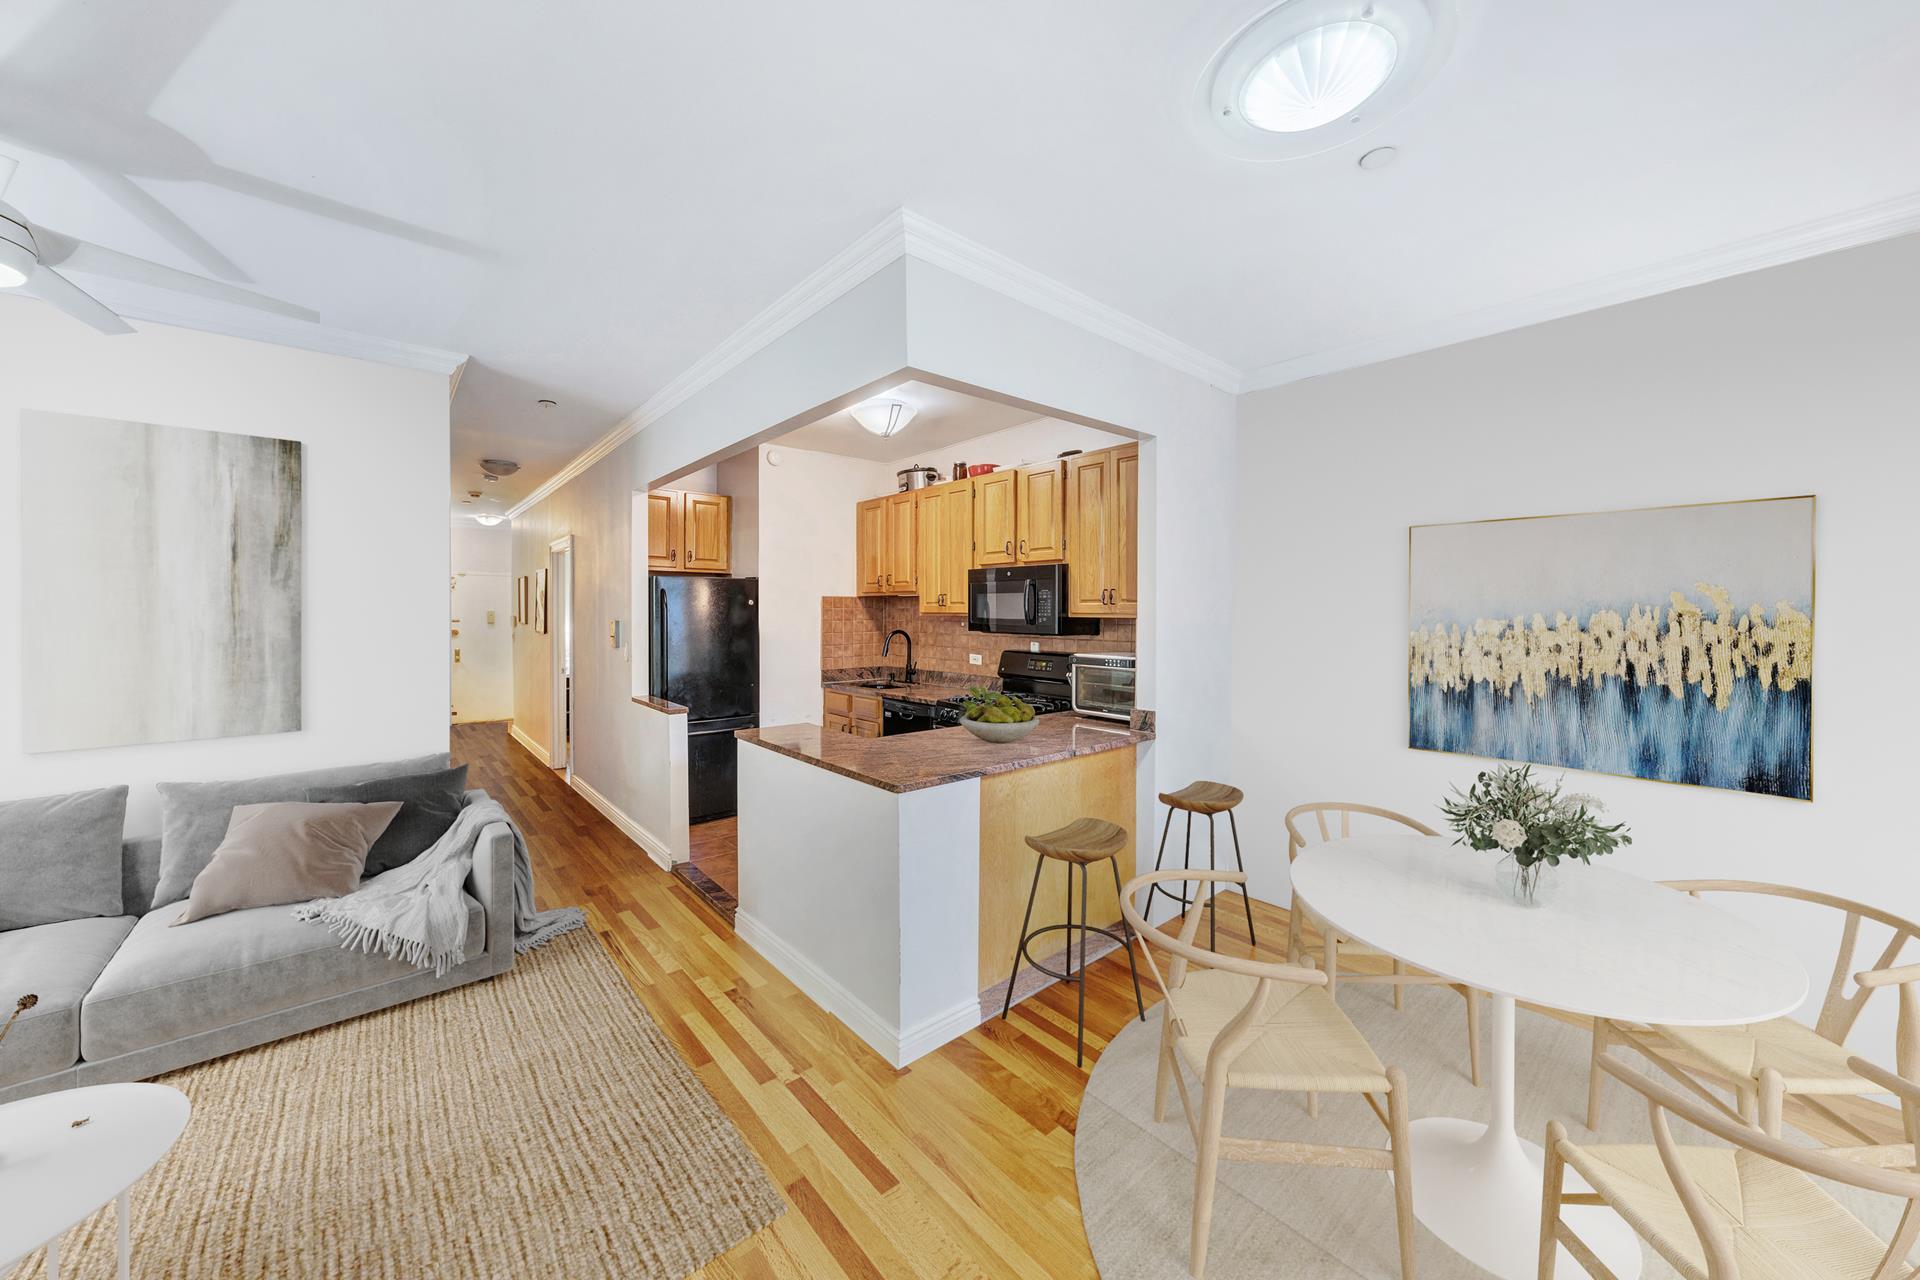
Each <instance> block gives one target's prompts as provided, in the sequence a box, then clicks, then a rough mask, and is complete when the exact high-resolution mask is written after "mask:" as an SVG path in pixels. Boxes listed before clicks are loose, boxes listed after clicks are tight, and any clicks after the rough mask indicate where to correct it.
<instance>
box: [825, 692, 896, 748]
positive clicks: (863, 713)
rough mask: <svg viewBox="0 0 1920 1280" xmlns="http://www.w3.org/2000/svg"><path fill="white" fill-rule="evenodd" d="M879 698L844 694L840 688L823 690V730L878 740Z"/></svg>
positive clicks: (879, 721) (879, 723)
mask: <svg viewBox="0 0 1920 1280" xmlns="http://www.w3.org/2000/svg"><path fill="white" fill-rule="evenodd" d="M881 712H882V708H881V705H880V695H879V694H877V693H875V694H853V693H845V692H842V691H840V690H837V689H823V690H821V691H820V731H821V732H822V733H845V734H851V735H852V736H854V737H856V738H877V737H879V736H880V725H881Z"/></svg>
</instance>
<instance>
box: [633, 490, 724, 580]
mask: <svg viewBox="0 0 1920 1280" xmlns="http://www.w3.org/2000/svg"><path fill="white" fill-rule="evenodd" d="M647 568H648V569H653V570H665V571H667V572H669V573H730V572H732V570H733V499H732V498H730V497H728V496H727V495H726V494H724V493H690V492H687V491H685V490H681V489H655V490H652V491H650V492H649V493H648V494H647Z"/></svg>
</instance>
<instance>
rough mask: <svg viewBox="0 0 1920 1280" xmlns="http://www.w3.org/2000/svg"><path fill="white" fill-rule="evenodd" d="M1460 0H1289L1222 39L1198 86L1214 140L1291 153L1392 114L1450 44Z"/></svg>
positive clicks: (1198, 106) (1202, 117)
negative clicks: (1226, 39)
mask: <svg viewBox="0 0 1920 1280" xmlns="http://www.w3.org/2000/svg"><path fill="white" fill-rule="evenodd" d="M1453 29H1454V14H1453V0H1370V2H1369V0H1285V3H1282V4H1279V5H1273V4H1270V3H1269V4H1266V5H1264V6H1263V7H1262V8H1260V9H1259V10H1258V11H1257V12H1255V13H1254V15H1253V16H1252V17H1251V19H1250V20H1249V21H1248V22H1247V23H1246V24H1245V25H1244V26H1242V27H1241V28H1240V30H1239V31H1238V32H1237V33H1236V34H1235V35H1234V36H1233V37H1232V38H1231V39H1229V40H1228V41H1227V42H1226V43H1225V44H1224V45H1222V46H1220V47H1219V48H1218V49H1217V50H1216V51H1215V52H1214V54H1213V57H1212V58H1210V59H1209V60H1208V61H1207V63H1206V67H1205V69H1204V71H1203V72H1202V74H1201V76H1200V79H1199V81H1198V82H1197V83H1196V85H1195V86H1194V91H1193V104H1192V105H1193V112H1194V121H1195V124H1196V126H1198V127H1199V128H1200V130H1201V133H1202V135H1203V137H1205V139H1206V141H1207V142H1208V144H1209V145H1210V146H1212V147H1213V148H1214V149H1216V150H1220V151H1224V152H1225V153H1227V154H1228V155H1232V156H1236V157H1239V158H1241V159H1246V160H1290V159H1294V158H1296V157H1299V156H1309V155H1315V154H1318V153H1319V152H1322V151H1328V150H1331V149H1333V148H1334V147H1338V146H1340V145H1341V144H1343V143H1347V142H1351V141H1353V140H1354V139H1356V138H1359V137H1362V136H1364V135H1366V134H1368V133H1371V132H1372V131H1373V130H1375V129H1377V128H1379V127H1380V126H1381V125H1383V124H1385V123H1386V122H1387V121H1388V120H1390V119H1392V118H1393V116H1394V115H1395V114H1396V113H1397V112H1399V111H1400V110H1401V109H1402V108H1403V107H1405V106H1406V105H1407V103H1409V102H1411V101H1412V100H1413V98H1414V97H1415V95H1417V94H1418V93H1419V91H1420V90H1421V89H1422V88H1424V87H1425V85H1426V83H1427V82H1428V81H1429V80H1430V79H1431V78H1432V77H1433V74H1434V72H1435V71H1437V70H1438V69H1439V67H1440V64H1441V63H1442V62H1444V61H1445V59H1446V55H1447V53H1448V51H1449V50H1450V49H1451V48H1452V45H1453Z"/></svg>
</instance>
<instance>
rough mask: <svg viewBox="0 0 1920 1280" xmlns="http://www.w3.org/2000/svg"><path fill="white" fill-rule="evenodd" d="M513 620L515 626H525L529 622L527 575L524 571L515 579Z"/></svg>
mask: <svg viewBox="0 0 1920 1280" xmlns="http://www.w3.org/2000/svg"><path fill="white" fill-rule="evenodd" d="M513 621H514V625H515V626H525V625H526V622H527V575H526V574H524V573H523V574H521V575H520V576H519V577H517V578H515V579H514V580H513Z"/></svg>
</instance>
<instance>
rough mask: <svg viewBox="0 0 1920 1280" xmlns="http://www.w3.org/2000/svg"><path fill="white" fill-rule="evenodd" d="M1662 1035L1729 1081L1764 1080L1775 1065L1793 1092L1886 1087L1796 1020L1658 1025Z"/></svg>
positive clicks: (1841, 1091) (1844, 1052)
mask: <svg viewBox="0 0 1920 1280" xmlns="http://www.w3.org/2000/svg"><path fill="white" fill-rule="evenodd" d="M1654 1029H1655V1030H1656V1031H1658V1032H1659V1033H1660V1036H1661V1038H1663V1039H1665V1040H1668V1041H1670V1042H1672V1043H1673V1044H1675V1045H1677V1046H1679V1047H1680V1048H1682V1049H1684V1050H1686V1051H1687V1052H1688V1053H1690V1054H1692V1055H1693V1056H1694V1057H1696V1058H1698V1059H1699V1061H1700V1065H1701V1066H1703V1067H1706V1068H1707V1069H1709V1070H1711V1071H1714V1072H1716V1073H1718V1074H1719V1075H1721V1076H1722V1077H1724V1078H1726V1079H1728V1080H1746V1081H1751V1082H1753V1083H1755V1084H1757V1083H1759V1080H1760V1073H1761V1072H1762V1071H1763V1070H1765V1069H1766V1068H1768V1067H1772V1068H1773V1069H1774V1070H1775V1071H1778V1072H1779V1073H1780V1078H1781V1080H1783V1081H1784V1082H1785V1083H1786V1088H1787V1092H1788V1093H1829V1094H1862V1093H1879V1092H1881V1090H1880V1088H1879V1087H1878V1086H1877V1085H1874V1084H1872V1083H1871V1082H1869V1081H1866V1080H1862V1079H1861V1078H1860V1077H1859V1076H1857V1075H1855V1074H1854V1073H1853V1070H1852V1068H1850V1067H1848V1066H1847V1050H1846V1049H1845V1048H1844V1047H1843V1046H1841V1045H1837V1044H1835V1043H1834V1042H1833V1041H1831V1040H1829V1039H1827V1038H1826V1037H1825V1036H1823V1035H1821V1034H1819V1033H1818V1032H1816V1031H1815V1030H1814V1029H1813V1028H1811V1027H1809V1026H1807V1025H1806V1024H1805V1023H1801V1022H1795V1021H1794V1020H1793V1019H1792V1018H1774V1019H1772V1020H1770V1021H1767V1022H1754V1023H1748V1024H1746V1025H1744V1026H1737V1027H1656V1028H1654Z"/></svg>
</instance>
